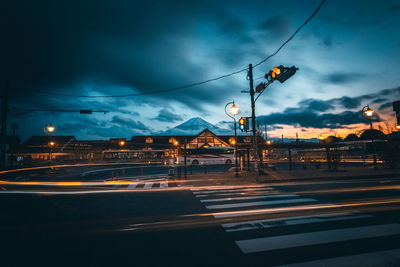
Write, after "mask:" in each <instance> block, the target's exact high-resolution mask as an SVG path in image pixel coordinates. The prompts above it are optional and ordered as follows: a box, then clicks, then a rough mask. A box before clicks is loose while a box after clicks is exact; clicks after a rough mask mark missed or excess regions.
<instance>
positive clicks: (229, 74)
mask: <svg viewBox="0 0 400 267" xmlns="http://www.w3.org/2000/svg"><path fill="white" fill-rule="evenodd" d="M326 1H327V0H322V1H321V3H320V4H319V5H318V7H317V8H316V9H315V11H314V12H313V13H312V14H311V16H310V17H309V18H308V19H307V20H306V21H305V22H304V23H303V24H302V25H301V26H300V27H299V28H297V30H296V31H295V32H294V33H293V34H292V35H291V36H290V37H289V38H288V39H287V40H286V41H285V42H284V43H283V44H282V45H281V46H280V47H279V48H278V49H277V50H275V52H273V53H272V54H271V55H269V56H268V57H266V58H264V59H263V60H261V61H260V62H258V63H257V64H255V65H254V66H253V68H256V67H258V66H260V65H261V64H263V63H264V62H266V61H267V60H269V59H270V58H272V57H273V56H275V55H276V54H278V53H279V51H280V50H281V49H282V48H283V47H284V46H285V45H286V44H287V43H289V42H290V41H291V40H292V39H293V37H294V36H295V35H296V34H297V33H298V32H299V31H300V30H301V29H302V28H303V27H304V26H305V25H306V24H307V23H308V22H309V21H310V20H311V19H312V18H313V17H314V16H315V15H316V14H317V13H318V11H319V10H320V8H321V7H322V6H323V5H324V4H325V2H326ZM248 70H249V68H244V69H241V70H237V71H234V72H231V73H228V74H224V75H221V76H218V77H216V78H212V79H208V80H204V81H201V82H195V83H191V84H187V85H182V86H177V87H172V88H166V89H159V90H153V91H149V92H141V93H132V94H121V95H78V94H65V93H55V92H49V91H38V92H39V93H42V94H48V95H55V96H65V97H82V98H118V97H131V96H141V95H152V94H159V93H166V92H172V91H176V90H180V89H185V88H189V87H194V86H197V85H202V84H205V83H209V82H214V81H217V80H220V79H223V78H227V77H230V76H233V75H235V74H238V73H241V72H244V71H248Z"/></svg>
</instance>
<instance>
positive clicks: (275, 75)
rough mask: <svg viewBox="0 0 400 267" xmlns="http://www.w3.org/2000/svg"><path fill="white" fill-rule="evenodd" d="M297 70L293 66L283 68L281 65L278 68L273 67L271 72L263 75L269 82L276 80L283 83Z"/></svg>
mask: <svg viewBox="0 0 400 267" xmlns="http://www.w3.org/2000/svg"><path fill="white" fill-rule="evenodd" d="M297 70H298V68H296V67H295V66H293V67H290V68H288V67H284V66H282V65H280V66H279V67H277V66H275V67H273V68H272V70H270V71H269V72H268V73H267V74H265V78H266V79H267V80H268V81H270V82H273V81H275V80H278V81H280V82H281V83H283V82H284V81H286V80H287V79H289V78H290V77H292V76H293V75H294V74H295V73H296V71H297Z"/></svg>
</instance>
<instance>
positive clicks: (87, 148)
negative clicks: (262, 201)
mask: <svg viewBox="0 0 400 267" xmlns="http://www.w3.org/2000/svg"><path fill="white" fill-rule="evenodd" d="M235 142H236V141H235V138H234V136H217V135H216V134H214V133H213V132H211V131H210V130H209V129H204V130H203V131H201V132H200V133H199V134H197V135H169V136H157V135H148V136H145V135H143V136H142V135H141V136H133V137H132V138H131V139H130V140H126V139H125V138H112V139H109V140H90V141H85V140H77V139H76V138H75V137H74V136H32V137H31V138H29V139H27V140H26V141H25V142H23V143H22V144H21V145H19V146H18V147H16V148H15V149H14V150H13V151H10V152H9V153H8V157H9V162H14V163H16V164H19V165H21V164H22V165H36V164H38V163H40V162H42V163H45V162H50V161H51V162H52V163H56V162H63V163H65V162H67V163H68V162H71V163H73V162H87V161H103V160H106V161H129V162H159V163H164V164H166V163H168V162H170V159H174V158H176V157H178V155H179V154H181V153H182V151H183V149H185V144H186V149H189V150H196V149H206V148H212V147H214V148H216V147H221V148H224V147H225V148H231V149H233V147H234V146H235ZM237 142H238V146H239V147H240V148H241V150H244V151H247V153H248V150H249V148H250V144H251V137H250V136H238V140H237ZM242 154H243V155H244V153H242Z"/></svg>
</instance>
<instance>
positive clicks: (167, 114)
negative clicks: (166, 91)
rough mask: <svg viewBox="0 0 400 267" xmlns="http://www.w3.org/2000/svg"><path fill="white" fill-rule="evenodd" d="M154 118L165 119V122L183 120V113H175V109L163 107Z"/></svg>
mask: <svg viewBox="0 0 400 267" xmlns="http://www.w3.org/2000/svg"><path fill="white" fill-rule="evenodd" d="M154 120H158V121H165V122H175V121H181V120H183V117H182V116H181V115H178V114H176V113H174V112H173V111H171V110H169V109H167V108H163V109H162V110H160V111H159V112H158V116H157V117H155V118H154Z"/></svg>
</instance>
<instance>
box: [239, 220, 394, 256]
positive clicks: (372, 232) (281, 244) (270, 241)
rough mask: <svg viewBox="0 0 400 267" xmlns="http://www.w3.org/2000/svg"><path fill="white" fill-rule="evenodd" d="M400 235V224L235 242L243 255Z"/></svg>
mask: <svg viewBox="0 0 400 267" xmlns="http://www.w3.org/2000/svg"><path fill="white" fill-rule="evenodd" d="M393 234H400V224H398V223H395V224H383V225H372V226H362V227H353V228H344V229H334V230H329V231H318V232H310V233H301V234H291V235H279V236H273V237H262V238H254V239H249V240H240V241H235V243H236V244H237V245H238V247H239V248H240V249H241V250H242V252H243V253H252V252H260V251H270V250H276V249H283V248H292V247H300V246H310V245H317V244H326V243H332V242H339V241H348V240H354V239H360V238H370V237H380V236H388V235H393Z"/></svg>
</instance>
